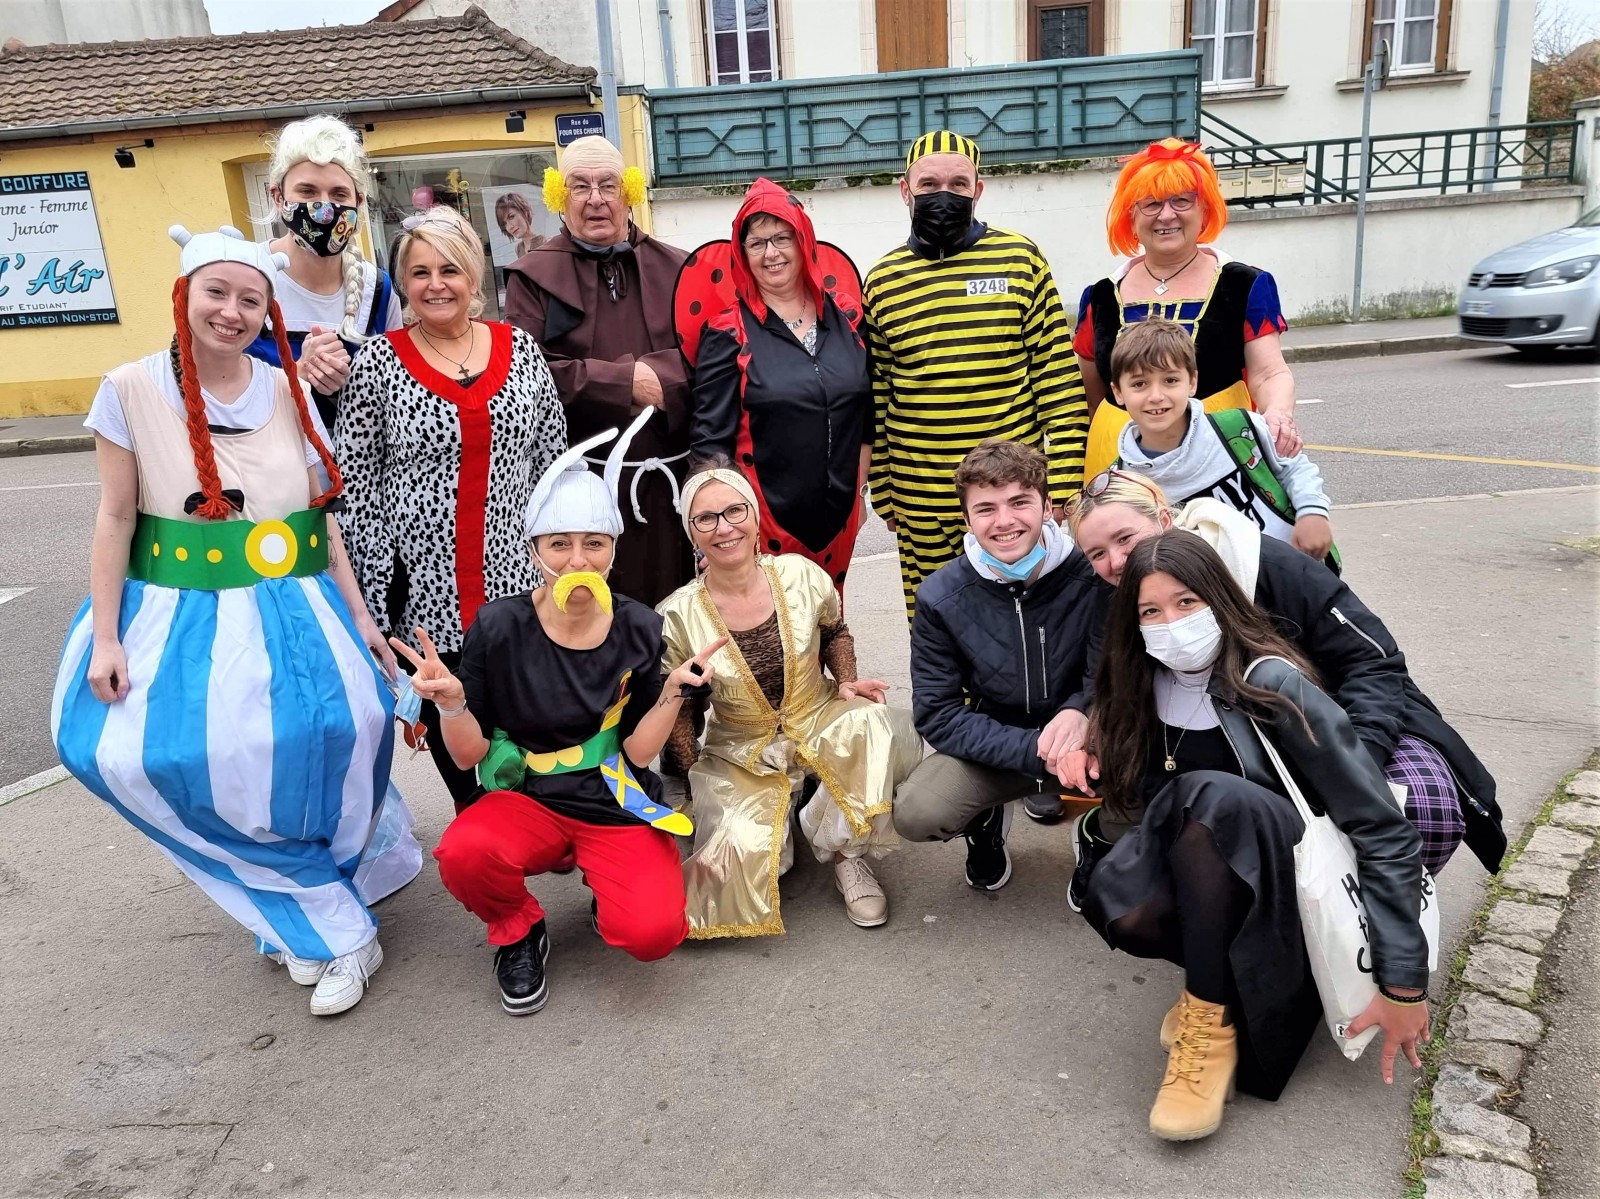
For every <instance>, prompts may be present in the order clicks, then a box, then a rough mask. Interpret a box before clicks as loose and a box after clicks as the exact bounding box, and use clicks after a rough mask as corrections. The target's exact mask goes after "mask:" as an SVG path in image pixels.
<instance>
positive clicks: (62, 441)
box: [0, 316, 1482, 458]
mask: <svg viewBox="0 0 1600 1199" xmlns="http://www.w3.org/2000/svg"><path fill="white" fill-rule="evenodd" d="M1283 343H1284V345H1283V356H1284V359H1285V360H1286V361H1288V362H1323V361H1328V360H1330V359H1335V358H1373V357H1376V356H1378V355H1380V354H1425V353H1432V352H1434V351H1436V350H1466V349H1473V348H1482V343H1479V342H1468V341H1463V340H1462V339H1461V338H1459V337H1457V336H1456V318H1455V317H1453V316H1438V317H1429V318H1427V319H1426V320H1406V321H1365V322H1363V323H1361V324H1359V325H1311V326H1308V327H1306V328H1304V329H1300V328H1291V329H1290V330H1289V332H1288V333H1287V334H1285V335H1284V339H1283ZM85 403H87V399H86V400H85ZM92 449H94V434H92V433H90V432H89V431H88V430H87V429H85V428H84V427H83V416H82V415H81V414H79V415H77V416H22V417H11V418H0V458H17V457H22V456H24V455H28V454H75V453H80V452H83V451H86V450H92Z"/></svg>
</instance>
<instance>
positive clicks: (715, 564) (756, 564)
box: [659, 467, 922, 938]
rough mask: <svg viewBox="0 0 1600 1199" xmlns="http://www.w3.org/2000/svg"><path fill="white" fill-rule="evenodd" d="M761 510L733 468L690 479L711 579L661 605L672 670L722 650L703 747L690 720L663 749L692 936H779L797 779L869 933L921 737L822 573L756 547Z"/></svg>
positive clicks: (806, 832)
mask: <svg viewBox="0 0 1600 1199" xmlns="http://www.w3.org/2000/svg"><path fill="white" fill-rule="evenodd" d="M758 509H759V503H758V501H757V497H756V492H755V489H754V488H753V487H752V486H751V485H750V483H749V481H748V480H747V479H746V478H745V477H744V476H743V475H741V474H740V473H739V472H738V471H736V470H731V469H727V468H722V467H715V468H712V469H709V470H704V471H701V472H700V473H698V474H695V475H691V476H690V477H689V481H688V482H687V483H685V484H684V490H683V524H684V531H685V532H687V533H688V534H689V537H690V539H691V540H692V541H693V542H694V544H695V546H696V548H698V549H700V550H701V551H702V552H703V553H704V554H705V558H706V569H705V573H704V574H703V575H702V576H701V577H700V578H698V579H696V580H695V581H694V582H692V583H689V584H687V585H685V586H683V587H680V588H679V589H678V590H677V591H675V592H673V594H672V595H670V596H668V597H667V598H666V600H664V601H663V602H662V604H661V607H660V609H659V611H660V612H661V615H662V616H663V617H664V618H665V626H664V628H663V635H664V636H665V638H666V647H667V652H666V657H665V658H663V659H662V668H663V669H664V670H672V671H678V670H681V669H682V668H683V665H684V664H685V663H688V662H691V661H694V660H696V659H695V658H692V657H691V655H693V654H695V651H696V650H697V649H699V647H701V646H705V645H713V646H723V647H724V648H723V649H722V650H721V652H720V653H719V654H718V655H717V656H716V657H715V658H713V659H712V662H713V664H714V665H716V667H717V672H716V676H715V678H713V679H711V680H709V683H710V695H709V699H710V701H711V706H712V714H711V717H710V719H709V720H708V721H707V723H706V735H705V745H704V747H703V748H701V747H697V746H696V745H695V739H694V734H693V730H692V728H691V727H690V724H689V721H688V719H687V716H688V713H685V714H684V718H682V719H680V720H679V722H678V726H677V728H676V730H675V731H674V733H673V737H672V748H673V752H674V753H675V754H676V755H677V756H678V757H679V759H680V760H682V761H684V762H692V763H693V766H692V767H691V769H690V770H689V789H690V794H691V796H692V798H693V801H694V802H693V808H692V810H693V812H694V818H695V824H696V825H697V833H696V836H695V847H694V854H693V855H692V856H691V857H690V858H689V860H688V861H687V862H685V863H684V874H685V877H686V882H687V887H688V898H689V936H690V937H693V938H708V937H759V936H766V935H769V934H774V933H781V932H783V918H782V916H781V915H780V914H779V911H778V877H779V875H781V874H782V873H783V872H784V870H786V869H787V868H788V864H789V862H790V861H792V855H793V853H794V846H793V843H792V834H791V832H790V829H789V812H790V807H791V796H792V794H793V793H794V791H795V790H796V789H797V788H801V787H803V786H804V784H805V781H806V780H807V779H814V780H816V781H817V783H818V786H817V789H816V791H815V793H814V794H812V795H811V797H810V800H809V802H807V803H806V804H805V806H804V807H803V808H802V809H801V812H800V822H799V823H800V830H801V834H802V835H803V836H804V837H805V839H806V841H807V842H808V844H809V845H810V847H811V851H812V853H813V854H814V855H815V856H816V858H817V860H818V861H820V862H829V863H832V865H833V870H834V884H835V886H836V888H837V889H838V891H839V893H840V895H841V896H842V897H843V899H844V906H845V915H846V916H847V917H848V918H849V919H850V921H851V922H852V923H854V924H856V925H858V926H860V927H862V928H872V927H875V926H877V925H880V924H883V923H884V922H885V921H887V920H888V919H889V905H888V900H887V898H886V897H885V895H884V893H883V888H882V887H881V886H879V884H878V881H877V879H876V878H874V877H873V874H872V871H871V869H870V868H869V867H868V866H867V858H869V857H874V858H877V857H882V856H883V855H884V854H885V853H887V852H888V851H889V850H891V849H893V848H894V847H895V846H896V845H897V844H898V843H899V841H898V838H897V837H896V836H895V832H894V826H893V823H892V820H891V818H890V809H891V807H892V803H893V799H894V791H895V788H896V787H897V786H898V785H899V784H900V783H901V781H902V780H904V779H905V777H906V776H907V775H909V774H910V773H911V771H912V769H913V768H914V767H915V766H916V764H917V763H918V762H919V761H920V760H921V759H922V739H921V738H920V737H918V736H917V733H916V729H915V727H914V726H913V724H912V720H911V713H910V712H908V711H906V710H905V709H903V708H891V707H889V706H888V705H887V704H886V703H885V702H884V699H885V695H886V692H887V684H885V683H884V682H883V681H882V680H880V679H870V678H868V679H863V678H858V677H857V673H856V658H855V641H854V639H853V638H852V637H851V635H850V630H849V628H848V627H847V626H846V625H845V623H844V619H843V614H842V611H841V609H840V600H839V592H838V590H837V589H836V588H835V587H834V583H833V580H832V579H831V578H830V577H829V576H828V573H827V572H826V571H825V570H823V569H822V567H820V566H818V565H817V564H816V563H815V562H813V561H811V560H810V559H808V558H803V557H801V556H800V555H798V554H782V555H779V556H777V557H772V556H769V555H767V554H763V553H761V552H760V549H759V547H760V544H761V539H762V537H763V536H764V534H765V530H764V529H762V528H761V527H760V520H759V516H758ZM701 657H702V658H703V657H704V651H702V652H701ZM824 666H826V667H827V669H828V672H829V673H830V674H831V675H832V676H833V677H832V679H831V680H830V679H829V678H827V677H826V676H824V675H823V673H822V671H823V667H824Z"/></svg>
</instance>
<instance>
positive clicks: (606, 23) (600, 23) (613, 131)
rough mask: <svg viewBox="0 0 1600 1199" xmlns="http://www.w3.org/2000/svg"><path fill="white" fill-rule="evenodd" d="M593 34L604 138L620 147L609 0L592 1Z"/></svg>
mask: <svg viewBox="0 0 1600 1199" xmlns="http://www.w3.org/2000/svg"><path fill="white" fill-rule="evenodd" d="M594 24H595V32H596V33H598V34H599V35H600V106H601V110H602V111H603V112H604V113H605V117H606V136H607V137H608V138H610V139H611V142H612V144H613V145H617V146H620V145H622V118H621V117H620V116H619V115H618V114H617V50H616V43H615V40H614V39H613V37H612V34H611V0H594Z"/></svg>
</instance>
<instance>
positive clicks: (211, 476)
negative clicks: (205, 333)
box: [172, 275, 344, 520]
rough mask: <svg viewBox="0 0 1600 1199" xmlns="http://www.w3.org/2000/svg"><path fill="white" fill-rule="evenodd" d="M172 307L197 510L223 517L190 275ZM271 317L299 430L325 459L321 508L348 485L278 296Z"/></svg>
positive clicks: (175, 291)
mask: <svg viewBox="0 0 1600 1199" xmlns="http://www.w3.org/2000/svg"><path fill="white" fill-rule="evenodd" d="M172 308H173V313H172V316H173V320H174V323H175V324H176V325H177V333H178V359H179V362H180V364H181V365H182V367H183V377H182V379H181V380H179V388H180V390H181V391H182V392H183V414H184V419H185V422H186V423H187V424H188V427H189V448H190V449H191V450H193V451H194V470H195V474H196V475H197V476H199V479H200V495H201V500H202V502H201V503H200V505H199V507H197V508H196V509H195V514H196V515H198V516H203V517H205V518H206V519H207V520H225V519H227V517H228V516H229V515H230V514H231V513H232V511H233V505H232V504H230V503H229V502H228V499H227V497H225V496H224V495H223V494H222V479H221V476H220V475H218V473H217V460H216V456H215V454H214V453H213V451H212V448H211V429H210V426H209V425H208V424H207V423H206V404H205V398H204V397H203V396H202V395H201V394H200V374H199V372H198V371H197V370H196V369H195V363H194V343H193V337H194V334H193V331H192V330H191V329H190V326H189V276H187V275H182V276H180V277H179V279H178V281H177V282H176V283H175V284H173V287H172ZM268 319H269V320H270V321H271V322H272V332H273V337H274V339H275V340H276V342H277V344H278V357H279V360H280V361H281V362H282V363H283V373H284V374H285V375H287V376H288V378H289V394H290V395H292V396H293V397H294V405H295V414H296V415H297V416H298V417H299V420H300V431H301V432H302V433H304V434H305V438H306V440H307V441H309V442H310V443H311V444H312V446H313V447H315V449H316V451H317V457H318V458H320V459H321V460H322V466H323V469H324V470H326V471H327V472H328V479H329V486H328V489H327V490H326V491H324V492H323V493H322V494H321V495H319V496H317V498H316V499H314V500H312V501H311V506H312V507H313V508H321V507H324V506H325V505H326V504H327V503H328V502H329V501H330V500H332V499H333V498H334V497H335V496H337V495H338V494H339V493H340V492H342V491H343V490H344V480H343V479H342V478H341V477H340V475H339V467H338V465H337V464H336V463H335V462H334V460H333V455H332V454H330V453H329V452H328V447H327V446H326V445H324V444H323V441H322V438H321V437H320V436H318V434H317V429H316V426H315V425H314V424H312V423H311V412H310V409H309V408H308V407H307V405H306V394H305V391H304V389H303V388H302V387H301V386H300V372H299V371H298V370H297V369H296V368H295V361H294V352H293V351H292V350H291V349H290V348H289V338H288V336H287V334H286V332H285V326H284V323H283V313H282V312H280V311H279V309H278V301H277V300H273V301H271V309H270V311H269V316H268Z"/></svg>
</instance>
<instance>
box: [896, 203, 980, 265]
mask: <svg viewBox="0 0 1600 1199" xmlns="http://www.w3.org/2000/svg"><path fill="white" fill-rule="evenodd" d="M972 204H973V199H972V197H971V196H963V195H959V194H958V193H956V192H923V193H922V194H920V195H917V196H913V197H912V199H911V232H912V233H914V234H916V237H917V240H918V241H920V242H922V243H923V244H924V245H927V246H929V247H931V248H932V249H935V250H937V251H938V252H939V253H940V254H951V253H954V252H955V251H956V250H959V249H960V248H961V245H962V242H964V241H965V240H966V236H967V230H969V229H971V228H972Z"/></svg>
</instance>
